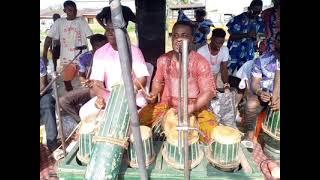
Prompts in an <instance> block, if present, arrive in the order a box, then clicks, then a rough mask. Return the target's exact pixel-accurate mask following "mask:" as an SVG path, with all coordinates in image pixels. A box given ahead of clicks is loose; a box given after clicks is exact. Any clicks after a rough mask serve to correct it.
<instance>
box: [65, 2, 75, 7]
mask: <svg viewBox="0 0 320 180" xmlns="http://www.w3.org/2000/svg"><path fill="white" fill-rule="evenodd" d="M67 6H71V7H74V8H77V5H76V3H75V2H73V1H65V2H64V3H63V7H67Z"/></svg>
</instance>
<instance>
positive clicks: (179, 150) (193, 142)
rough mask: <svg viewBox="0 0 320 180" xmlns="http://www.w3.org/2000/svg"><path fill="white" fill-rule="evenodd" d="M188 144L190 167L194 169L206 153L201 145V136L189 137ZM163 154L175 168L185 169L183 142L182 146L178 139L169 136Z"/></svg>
mask: <svg viewBox="0 0 320 180" xmlns="http://www.w3.org/2000/svg"><path fill="white" fill-rule="evenodd" d="M182 137H183V136H182ZM188 144H189V162H190V169H192V168H194V167H196V166H197V165H199V164H200V162H201V161H202V159H203V156H204V153H203V150H202V149H201V148H200V145H199V136H193V137H192V136H191V137H190V138H188ZM162 156H163V159H164V160H165V161H166V162H167V163H168V165H169V166H171V167H173V168H175V169H181V170H183V169H184V145H183V143H181V147H179V146H178V141H177V139H175V138H170V136H167V141H166V142H164V148H163V150H162Z"/></svg>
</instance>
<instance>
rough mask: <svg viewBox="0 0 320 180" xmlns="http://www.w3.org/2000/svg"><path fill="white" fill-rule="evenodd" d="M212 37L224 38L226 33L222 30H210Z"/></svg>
mask: <svg viewBox="0 0 320 180" xmlns="http://www.w3.org/2000/svg"><path fill="white" fill-rule="evenodd" d="M212 36H214V37H220V38H225V37H226V32H225V31H224V30H223V29H222V28H216V29H214V30H212Z"/></svg>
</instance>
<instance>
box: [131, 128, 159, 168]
mask: <svg viewBox="0 0 320 180" xmlns="http://www.w3.org/2000/svg"><path fill="white" fill-rule="evenodd" d="M140 132H141V139H142V143H143V148H144V155H145V160H146V166H147V167H148V166H149V165H150V164H152V163H153V162H154V160H155V155H156V154H155V151H154V148H153V138H152V132H151V128H149V127H147V126H140ZM137 158H138V157H137V154H136V149H135V147H134V139H133V134H131V135H130V144H129V150H128V161H129V162H128V163H129V165H130V166H131V167H133V168H138V167H139V166H138V159H137Z"/></svg>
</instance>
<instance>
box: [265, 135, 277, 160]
mask: <svg viewBox="0 0 320 180" xmlns="http://www.w3.org/2000/svg"><path fill="white" fill-rule="evenodd" d="M263 140H264V147H263V152H264V154H265V155H266V156H267V157H269V158H271V159H273V160H279V159H280V140H276V139H274V138H273V137H271V136H270V135H269V134H267V133H264V134H263Z"/></svg>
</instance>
